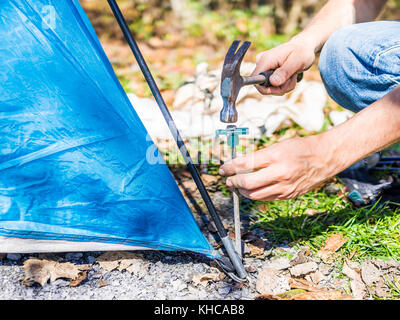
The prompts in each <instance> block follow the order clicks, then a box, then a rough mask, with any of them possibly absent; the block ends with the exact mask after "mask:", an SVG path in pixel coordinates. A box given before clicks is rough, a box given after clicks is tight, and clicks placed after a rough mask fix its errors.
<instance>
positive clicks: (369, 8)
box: [253, 0, 386, 94]
mask: <svg viewBox="0 0 400 320" xmlns="http://www.w3.org/2000/svg"><path fill="white" fill-rule="evenodd" d="M385 3H386V0H330V1H329V2H328V3H327V4H326V5H325V6H324V7H323V8H322V9H321V10H320V11H319V12H318V13H317V15H316V16H315V17H314V19H313V20H312V21H311V22H310V24H309V25H308V26H307V27H306V28H305V29H304V30H303V31H302V32H301V33H299V34H298V35H296V36H294V37H293V38H292V39H291V40H290V41H289V42H287V43H285V44H282V45H280V46H278V47H276V48H274V49H271V50H268V51H264V52H262V53H260V54H259V55H258V56H257V59H256V62H257V65H256V68H255V70H254V72H253V75H256V74H259V73H260V72H263V71H266V70H270V69H276V71H275V72H274V74H273V75H272V76H271V78H270V81H271V84H272V85H273V86H274V87H270V88H263V87H260V86H257V89H258V90H259V91H260V92H261V93H263V94H284V93H286V92H288V91H290V90H292V89H293V88H294V87H295V85H296V74H297V73H299V72H301V71H305V70H307V69H308V68H310V67H311V65H312V64H313V63H314V60H315V53H317V52H318V51H319V50H321V48H322V46H323V45H324V43H325V42H326V41H327V39H328V38H329V36H330V35H331V34H332V33H333V32H335V31H336V30H337V29H339V28H341V27H344V26H347V25H350V24H353V23H359V22H365V21H370V20H373V19H375V18H376V16H377V15H378V14H379V12H380V11H381V9H382V7H383V5H384V4H385Z"/></svg>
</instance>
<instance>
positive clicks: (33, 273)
mask: <svg viewBox="0 0 400 320" xmlns="http://www.w3.org/2000/svg"><path fill="white" fill-rule="evenodd" d="M23 268H24V272H25V275H24V277H23V278H22V279H21V281H22V283H23V284H24V285H25V286H32V285H33V284H34V283H39V284H40V285H41V286H42V287H43V286H44V285H45V284H46V283H47V281H49V280H50V282H53V281H54V280H56V279H59V278H66V279H70V280H71V283H70V285H71V286H77V285H78V284H80V283H81V282H82V281H83V280H84V279H85V278H86V272H87V270H88V269H89V268H90V265H75V264H73V263H71V262H57V261H51V260H40V259H34V258H32V259H28V260H26V261H25V262H24V267H23Z"/></svg>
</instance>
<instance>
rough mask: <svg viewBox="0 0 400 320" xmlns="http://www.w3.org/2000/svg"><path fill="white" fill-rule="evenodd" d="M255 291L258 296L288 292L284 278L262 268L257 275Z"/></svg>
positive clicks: (286, 281)
mask: <svg viewBox="0 0 400 320" xmlns="http://www.w3.org/2000/svg"><path fill="white" fill-rule="evenodd" d="M256 290H257V291H258V292H259V293H260V294H280V293H283V292H285V291H288V290H290V285H289V282H288V280H287V278H286V277H284V276H282V275H279V271H278V270H276V269H271V268H264V269H263V270H261V272H260V273H259V274H258V279H257V283H256Z"/></svg>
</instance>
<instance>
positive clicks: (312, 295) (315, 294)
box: [291, 290, 353, 300]
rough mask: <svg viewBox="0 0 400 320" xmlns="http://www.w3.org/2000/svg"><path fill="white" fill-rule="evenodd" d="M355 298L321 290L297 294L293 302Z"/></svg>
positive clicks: (333, 291)
mask: <svg viewBox="0 0 400 320" xmlns="http://www.w3.org/2000/svg"><path fill="white" fill-rule="evenodd" d="M352 299H353V298H352V297H351V296H349V295H347V294H343V293H341V292H340V291H336V290H330V291H326V290H319V291H311V292H304V293H300V294H297V295H295V296H293V297H292V298H291V300H352Z"/></svg>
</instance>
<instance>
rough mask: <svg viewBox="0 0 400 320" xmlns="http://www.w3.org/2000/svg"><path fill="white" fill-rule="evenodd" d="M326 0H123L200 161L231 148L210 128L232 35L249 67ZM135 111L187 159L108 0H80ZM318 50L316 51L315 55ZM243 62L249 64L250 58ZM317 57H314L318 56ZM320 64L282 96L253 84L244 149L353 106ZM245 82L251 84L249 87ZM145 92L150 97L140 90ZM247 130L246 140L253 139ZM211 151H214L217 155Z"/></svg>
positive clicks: (308, 129) (387, 15)
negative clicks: (341, 99) (337, 98)
mask: <svg viewBox="0 0 400 320" xmlns="http://www.w3.org/2000/svg"><path fill="white" fill-rule="evenodd" d="M326 2H327V1H325V0H257V1H256V0H233V1H228V0H163V1H162V0H119V1H118V4H119V6H120V8H121V11H122V12H123V13H124V16H125V19H126V20H127V22H128V24H129V27H130V30H131V32H132V33H133V34H134V36H135V39H136V41H137V42H138V44H139V47H140V49H141V50H142V53H143V56H144V57H145V60H146V61H147V64H148V65H149V68H150V70H151V72H152V74H153V76H154V78H155V79H156V82H157V84H158V86H159V89H160V90H161V93H162V95H163V97H164V100H165V102H166V104H167V106H168V107H169V108H170V109H171V112H172V113H173V118H174V119H175V121H176V122H177V126H178V128H179V130H180V131H181V133H182V135H183V137H184V138H185V140H187V144H188V148H189V151H190V153H191V154H192V155H193V156H194V157H196V155H198V156H197V158H198V159H199V162H202V163H207V162H208V163H210V164H211V163H219V161H220V160H221V159H222V160H226V156H227V155H228V152H227V150H226V148H224V149H223V150H222V151H221V150H220V149H218V150H216V148H217V147H219V145H222V144H223V142H224V140H223V139H220V141H219V142H220V143H215V141H214V140H215V130H216V129H220V128H222V127H224V124H222V123H220V122H219V111H220V109H221V107H222V99H221V97H220V94H219V90H220V89H219V82H220V74H221V66H222V63H223V60H224V57H225V54H226V52H227V50H228V48H229V46H230V45H231V43H232V41H233V40H235V39H238V40H247V41H251V42H252V45H251V47H250V49H249V51H248V52H247V54H246V55H245V58H244V63H243V64H242V66H243V69H244V70H242V74H246V73H247V74H249V73H251V71H252V70H254V62H255V57H256V54H257V53H259V52H262V51H264V50H268V49H271V48H273V47H275V46H277V45H279V44H281V43H284V42H286V41H287V40H289V39H290V38H291V37H292V36H293V35H295V34H296V33H298V32H299V31H301V30H302V29H303V28H304V27H305V26H306V25H307V24H308V23H309V21H310V20H311V19H312V17H313V16H314V15H315V13H316V12H317V11H318V10H319V9H320V8H321V7H322V6H323V5H324V4H325V3H326ZM80 3H81V4H82V6H83V8H84V9H85V11H86V13H87V15H88V16H89V19H90V21H91V23H92V24H93V26H94V28H95V30H96V33H97V34H98V36H99V38H100V41H101V44H102V46H103V48H104V50H105V52H106V54H107V56H108V57H109V59H110V61H111V63H112V65H113V67H114V70H115V72H116V74H117V76H118V78H119V80H120V82H121V84H122V86H123V88H124V90H125V91H126V92H127V93H128V97H129V99H130V100H131V102H132V104H133V106H134V107H135V110H136V112H137V113H138V114H139V117H140V118H141V120H142V122H143V123H144V125H145V127H146V129H147V130H148V132H149V134H150V136H151V137H152V139H153V141H155V143H156V144H157V146H158V148H159V149H160V151H161V153H162V154H163V156H164V159H165V160H166V161H167V163H169V164H173V163H177V162H178V163H183V159H182V158H181V157H180V155H179V151H178V150H177V148H176V146H175V144H174V142H173V141H172V139H171V138H172V137H171V136H170V134H169V131H168V128H167V127H166V125H165V121H164V120H163V119H162V117H161V113H160V112H159V110H158V107H157V105H156V104H155V102H154V100H151V99H152V97H151V92H150V90H149V88H148V86H147V84H146V82H145V80H144V78H143V76H142V74H141V71H140V69H139V67H138V65H137V63H136V61H135V60H134V57H133V55H132V53H131V51H130V48H129V47H128V45H127V44H126V42H125V40H124V38H123V35H122V33H121V30H120V29H119V26H118V23H117V22H116V20H115V18H114V16H113V14H112V12H111V10H110V8H109V6H108V4H107V1H106V0H80ZM399 16H400V0H389V1H388V2H387V4H386V6H385V8H384V10H383V11H382V13H381V14H380V16H379V17H378V20H393V19H395V18H396V17H399ZM317 59H318V57H317ZM246 62H247V64H246ZM317 62H318V61H317ZM316 65H317V64H314V65H313V66H312V68H311V69H310V70H308V71H306V72H305V74H304V80H303V81H302V82H301V83H300V85H298V86H297V88H296V90H295V91H294V92H292V93H290V94H287V95H285V96H284V97H282V98H276V97H273V96H262V95H260V94H259V93H258V92H257V91H256V90H255V88H254V87H253V86H248V87H246V89H244V88H243V89H242V90H241V96H239V98H238V101H237V107H238V111H239V119H240V122H239V123H238V124H237V125H238V126H241V127H248V128H250V135H249V136H247V137H244V138H247V139H244V140H242V141H241V147H243V149H242V150H238V152H239V153H240V152H242V153H247V152H250V151H254V150H257V149H259V148H264V147H266V146H268V145H270V144H272V143H275V142H277V141H281V140H283V139H287V138H292V137H296V136H307V135H310V134H315V133H319V132H322V131H325V130H328V129H329V128H331V127H332V126H335V125H338V124H340V123H342V122H343V121H345V120H347V119H348V118H349V117H351V116H352V113H350V112H347V111H345V110H343V109H342V108H341V107H340V106H339V105H337V104H336V103H335V102H334V101H333V100H331V99H330V98H329V97H328V95H327V94H326V92H325V89H324V87H323V85H322V81H321V78H320V75H319V72H318V69H317V66H316ZM250 87H251V88H250ZM146 98H150V99H146ZM249 139H250V140H251V141H250V142H249ZM213 159H214V160H216V161H214V160H213Z"/></svg>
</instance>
